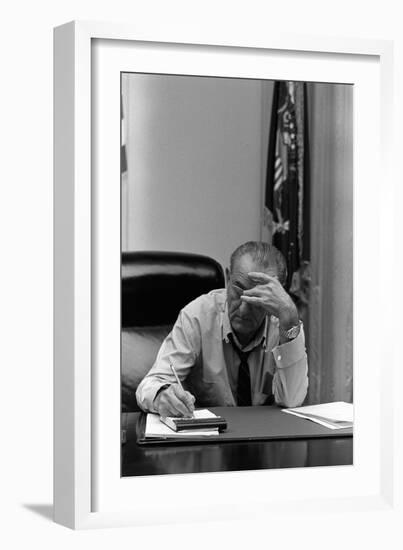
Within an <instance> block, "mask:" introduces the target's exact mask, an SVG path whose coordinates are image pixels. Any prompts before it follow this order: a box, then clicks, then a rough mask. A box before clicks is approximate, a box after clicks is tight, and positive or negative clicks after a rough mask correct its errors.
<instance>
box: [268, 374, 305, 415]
mask: <svg viewBox="0 0 403 550" xmlns="http://www.w3.org/2000/svg"><path fill="white" fill-rule="evenodd" d="M307 393H308V378H307V377H306V378H305V379H304V380H303V381H301V384H300V385H299V386H298V387H297V388H294V390H293V391H290V390H289V389H287V388H282V391H281V392H280V391H278V390H275V391H274V399H275V402H276V404H277V405H278V406H279V407H285V408H286V409H288V408H294V407H299V406H301V405H302V403H303V402H304V399H305V397H306V395H307Z"/></svg>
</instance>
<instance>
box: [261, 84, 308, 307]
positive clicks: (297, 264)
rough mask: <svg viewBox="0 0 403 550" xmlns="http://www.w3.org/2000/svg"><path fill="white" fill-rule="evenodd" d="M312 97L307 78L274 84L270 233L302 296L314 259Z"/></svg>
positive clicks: (268, 181)
mask: <svg viewBox="0 0 403 550" xmlns="http://www.w3.org/2000/svg"><path fill="white" fill-rule="evenodd" d="M306 96H307V92H306V84H305V83H302V82H283V81H276V82H275V83H274V91H273V106H272V114H271V122H270V135H269V149H268V160H267V174H266V191H265V206H264V216H263V225H264V226H265V229H266V234H267V235H268V238H269V239H271V241H272V243H273V244H274V245H275V246H276V247H277V248H278V249H279V250H281V252H282V253H283V254H284V256H285V258H286V261H287V270H288V278H287V288H288V289H289V291H290V292H291V293H293V294H294V295H295V296H296V297H298V298H300V299H301V300H302V301H306V300H307V296H306V288H305V287H306V286H307V285H306V282H307V280H308V281H309V260H310V227H309V223H310V212H309V148H308V127H307V105H306V103H307V99H306Z"/></svg>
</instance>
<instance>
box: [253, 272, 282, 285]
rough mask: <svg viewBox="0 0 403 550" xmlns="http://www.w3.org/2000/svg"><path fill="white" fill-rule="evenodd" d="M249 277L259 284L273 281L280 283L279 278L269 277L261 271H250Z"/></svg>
mask: <svg viewBox="0 0 403 550" xmlns="http://www.w3.org/2000/svg"><path fill="white" fill-rule="evenodd" d="M248 277H249V278H250V279H252V281H256V282H258V283H270V282H271V281H278V277H273V276H272V275H268V274H267V273H262V272H260V271H250V272H249V273H248Z"/></svg>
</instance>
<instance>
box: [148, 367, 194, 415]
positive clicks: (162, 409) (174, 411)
mask: <svg viewBox="0 0 403 550" xmlns="http://www.w3.org/2000/svg"><path fill="white" fill-rule="evenodd" d="M170 367H171V370H172V373H173V375H174V377H175V380H176V384H171V385H170V386H168V388H166V389H164V390H163V391H161V392H160V393H158V395H157V397H156V398H155V400H154V407H155V409H156V410H157V412H158V414H159V415H160V416H182V417H192V416H193V412H194V403H195V397H194V396H193V395H192V394H191V393H190V392H188V391H186V390H184V388H183V386H182V383H181V381H180V380H179V377H178V375H177V372H176V370H175V368H174V366H173V365H172V364H170Z"/></svg>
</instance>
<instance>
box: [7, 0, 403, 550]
mask: <svg viewBox="0 0 403 550" xmlns="http://www.w3.org/2000/svg"><path fill="white" fill-rule="evenodd" d="M400 4H401V2H394V1H390V0H384V2H382V3H373V4H370V3H368V2H365V1H364V0H356V1H355V2H351V1H350V0H340V1H339V2H338V3H337V6H336V4H335V3H334V2H317V1H315V0H305V1H304V2H300V1H297V0H289V1H288V2H287V3H286V4H285V3H284V2H278V1H271V0H265V1H264V2H259V1H256V0H249V2H247V3H245V2H239V3H238V2H236V1H235V0H228V1H226V0H223V1H221V2H217V1H216V0H211V1H209V0H204V1H203V2H201V1H193V2H189V1H176V0H171V1H170V2H164V1H163V0H161V1H156V0H150V1H148V2H144V1H140V0H138V1H136V0H115V1H114V2H109V1H108V2H107V1H105V0H97V1H96V0H79V1H78V0H69V1H67V0H59V1H58V2H50V1H46V0H37V1H36V2H28V1H27V0H20V1H18V0H16V1H15V2H12V3H11V2H9V3H6V4H5V5H4V6H3V9H2V16H3V17H2V20H3V25H2V32H1V35H0V41H1V49H0V51H1V52H2V76H3V79H2V86H1V87H0V99H1V100H0V119H1V137H0V139H1V150H2V153H3V155H2V162H1V164H0V170H1V179H0V181H1V184H0V189H1V197H0V236H1V237H0V238H1V259H2V269H1V271H0V278H1V280H0V304H1V321H0V323H1V325H0V334H1V345H0V365H1V384H0V412H1V437H2V445H1V448H2V450H1V453H0V466H1V467H0V476H1V492H0V513H1V529H0V546H1V547H2V548H5V549H7V550H9V549H11V550H14V549H16V550H17V549H18V550H20V549H24V548H40V549H41V550H48V549H54V548H57V549H58V550H64V549H71V548H75V549H78V550H80V549H88V548H97V549H98V550H101V549H102V550H103V549H110V548H139V549H143V548H144V549H145V548H147V549H148V548H152V549H164V550H168V549H174V548H175V549H176V550H179V549H185V548H186V549H188V548H192V549H195V550H198V549H202V548H203V549H205V548H211V549H215V548H224V547H226V548H231V549H245V548H248V549H252V548H259V549H261V548H267V547H272V548H284V549H294V548H298V549H301V550H302V549H308V548H309V549H312V550H313V549H320V548H326V550H335V549H337V550H340V549H345V550H347V549H353V548H363V547H365V548H366V549H371V548H385V549H388V550H391V549H397V548H401V547H402V529H401V521H400V518H401V517H402V506H401V504H402V502H401V500H399V501H398V505H397V506H398V507H397V509H396V511H394V512H393V511H388V510H385V511H384V512H382V513H379V512H365V513H356V514H355V513H351V512H349V511H348V510H346V512H345V513H343V514H332V513H324V514H321V515H320V517H312V516H311V515H310V514H304V511H303V510H302V511H301V514H300V515H299V516H295V515H293V516H290V515H289V514H287V513H286V511H285V513H284V515H279V516H277V517H276V519H275V521H273V519H272V518H270V517H268V518H267V522H264V524H263V523H262V522H254V521H247V522H242V521H238V522H230V521H228V522H223V523H215V522H211V523H209V524H206V525H203V526H201V527H200V526H195V525H180V524H178V525H171V526H168V527H167V526H159V527H143V528H141V529H134V528H128V529H108V530H102V531H97V532H78V533H75V532H71V531H68V530H66V529H64V528H62V527H60V526H57V525H54V524H52V523H51V522H50V521H49V520H48V519H46V517H44V515H45V516H46V515H49V514H51V510H50V504H51V499H52V454H51V453H52V397H51V395H52V332H51V331H52V27H53V26H55V25H58V24H61V23H64V22H66V21H69V20H71V19H74V18H79V19H90V20H91V19H98V20H110V21H126V22H129V21H130V22H133V24H134V25H139V26H141V25H142V23H144V22H147V23H149V24H150V25H151V24H152V25H153V27H154V28H155V31H156V32H157V33H158V31H164V30H165V29H166V28H167V27H168V28H170V29H171V30H172V31H174V30H175V29H180V28H183V27H186V28H187V29H189V32H190V31H192V32H194V33H195V34H197V33H198V30H199V29H212V30H213V31H215V32H216V33H217V35H220V33H222V32H223V29H225V28H228V27H230V28H231V29H232V30H236V29H237V30H238V31H239V32H240V33H242V34H243V35H246V36H249V37H250V38H253V36H254V34H255V32H257V31H259V32H265V31H266V32H270V29H271V28H272V27H273V26H275V27H276V28H278V26H279V25H280V26H281V28H285V27H286V29H287V31H288V32H296V33H302V32H308V33H315V34H326V33H329V34H330V35H342V36H346V37H348V36H363V37H380V38H386V39H395V40H396V48H397V49H396V58H395V68H396V71H397V73H396V83H395V85H396V88H395V98H396V134H397V139H398V142H397V146H398V147H396V157H397V158H399V157H400V156H401V150H402V148H403V143H402V138H401V133H400V130H399V133H397V130H398V129H400V128H401V127H403V116H402V107H401V105H402V97H403V80H402V79H403V36H402V25H401V16H400V10H399V8H400ZM395 177H396V182H397V185H396V191H395V193H396V196H395V198H396V213H401V206H400V205H402V204H403V182H402V175H401V170H400V171H399V172H398V173H396V176H395ZM402 218H403V217H402V216H401V215H399V216H397V217H396V218H395V220H393V218H391V232H390V234H391V235H395V236H396V246H395V249H396V256H397V260H395V264H394V265H393V266H392V268H393V270H394V271H395V272H396V283H397V284H398V283H399V284H400V279H401V273H402V269H401V262H400V261H399V260H401V254H402V247H401V237H397V236H399V235H400V236H401V235H403V219H402ZM390 260H391V261H393V258H392V259H390ZM397 284H396V286H397ZM391 299H392V300H393V301H394V303H395V304H396V317H395V318H393V319H385V320H384V322H387V323H388V324H389V325H390V327H392V328H393V330H394V328H395V327H400V326H401V319H400V315H399V314H400V311H401V310H402V299H401V292H399V293H396V292H395V291H394V289H391ZM377 313H378V314H379V315H380V316H381V317H382V312H377ZM392 328H391V340H390V341H389V342H385V345H388V346H393V345H395V344H394V342H395V339H394V338H392V333H393V330H392ZM369 339H370V336H369ZM397 342H398V343H400V342H399V338H397ZM397 376H398V380H397V382H396V386H397V387H400V388H401V387H402V385H403V384H402V376H401V364H399V369H397ZM398 410H399V411H400V412H401V410H402V404H401V401H400V403H398ZM394 429H395V430H396V432H395V433H396V437H397V441H398V443H397V453H398V454H397V458H398V460H399V461H400V464H401V463H402V462H403V458H402V457H403V455H402V433H403V426H402V425H401V424H399V425H397V426H395V427H394ZM396 486H397V488H398V489H399V493H398V494H400V495H402V490H401V489H402V478H401V475H400V476H399V477H398V478H397V481H396ZM263 490H264V488H263ZM133 498H134V499H135V500H136V501H137V498H138V495H134V496H133ZM189 498H195V496H194V495H192V494H190V495H189ZM399 503H400V504H399ZM32 509H34V510H36V512H35V511H33V510H32ZM38 512H39V514H38ZM43 514H44V515H43Z"/></svg>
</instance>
